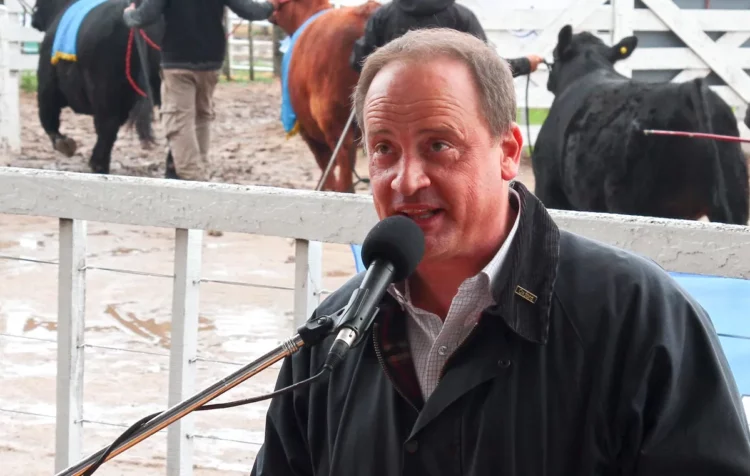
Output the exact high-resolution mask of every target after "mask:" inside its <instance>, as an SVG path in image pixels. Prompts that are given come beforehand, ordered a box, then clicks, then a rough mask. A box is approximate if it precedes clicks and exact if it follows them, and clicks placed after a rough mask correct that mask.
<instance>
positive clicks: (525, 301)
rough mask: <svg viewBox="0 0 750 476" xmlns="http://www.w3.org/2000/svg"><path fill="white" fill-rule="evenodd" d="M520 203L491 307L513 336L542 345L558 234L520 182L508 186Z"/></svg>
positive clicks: (550, 298) (556, 257) (551, 291)
mask: <svg viewBox="0 0 750 476" xmlns="http://www.w3.org/2000/svg"><path fill="white" fill-rule="evenodd" d="M510 186H511V188H513V190H515V191H516V192H517V193H518V195H519V197H520V201H521V214H520V221H519V223H518V230H517V232H516V236H515V239H514V240H513V242H512V243H511V247H510V249H509V250H508V257H507V258H508V259H507V261H506V263H505V265H504V266H503V269H502V270H501V272H500V276H499V279H497V280H496V281H495V284H494V285H493V289H492V293H493V297H494V298H495V302H496V303H497V304H495V305H494V306H492V307H490V309H488V312H489V313H490V314H494V315H499V316H500V317H501V318H502V319H503V320H504V321H505V323H506V324H507V325H508V327H510V329H511V330H513V331H514V332H515V333H516V334H518V335H519V336H521V337H523V338H524V339H526V340H529V341H531V342H535V343H538V344H545V343H546V342H547V338H548V335H549V313H550V307H551V303H552V293H553V289H554V285H555V279H556V278H557V264H558V261H559V257H560V230H559V228H558V227H557V225H556V224H555V222H554V221H553V220H552V217H551V216H550V215H549V213H547V210H546V209H545V208H544V206H543V205H542V203H541V202H540V201H539V199H537V198H536V197H535V196H534V195H533V194H532V193H531V192H529V190H528V189H527V188H526V187H525V186H524V185H523V184H522V183H520V182H511V184H510Z"/></svg>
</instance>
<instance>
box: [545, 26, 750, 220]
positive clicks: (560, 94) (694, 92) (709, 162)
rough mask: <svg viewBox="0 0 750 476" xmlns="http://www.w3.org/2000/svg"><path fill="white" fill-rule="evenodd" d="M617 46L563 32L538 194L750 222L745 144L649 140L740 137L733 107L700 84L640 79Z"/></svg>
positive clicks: (590, 206) (629, 45)
mask: <svg viewBox="0 0 750 476" xmlns="http://www.w3.org/2000/svg"><path fill="white" fill-rule="evenodd" d="M636 45H637V39H636V37H634V36H629V37H627V38H624V39H622V41H620V42H619V43H618V44H616V45H614V46H611V47H610V46H607V45H606V44H605V43H604V42H603V41H602V40H601V39H599V38H598V37H596V36H594V35H592V34H590V33H588V32H583V33H578V34H575V35H573V32H572V28H571V27H570V25H566V26H564V27H563V28H562V29H561V30H560V32H559V34H558V44H557V46H556V47H555V49H554V53H553V55H554V64H553V65H552V66H551V71H550V75H549V80H548V82H547V89H548V90H549V91H551V92H552V93H553V94H554V95H555V100H554V101H553V103H552V106H551V108H550V111H549V115H548V117H547V119H546V121H545V122H544V124H543V125H542V128H541V130H540V132H539V137H538V138H537V141H536V144H535V147H534V151H533V156H532V165H533V169H534V177H535V180H536V189H535V194H536V195H537V196H538V197H539V199H540V200H541V201H542V202H543V203H544V204H545V206H547V207H549V208H556V209H567V210H580V211H592V212H603V213H620V214H626V215H645V216H655V217H664V218H678V219H689V220H695V219H700V218H701V217H703V216H708V218H709V220H711V221H714V222H724V223H735V224H743V225H745V224H747V222H748V213H749V211H748V207H749V205H748V200H749V197H750V192H749V191H748V171H747V161H746V159H745V157H744V155H743V153H742V150H741V148H740V145H739V144H738V143H731V142H726V141H717V140H708V139H695V138H688V137H677V136H663V135H662V136H658V135H644V134H643V132H642V131H643V130H644V129H666V130H673V131H693V132H706V133H714V134H723V135H730V136H739V131H738V129H737V120H736V118H735V116H734V114H733V113H732V110H731V109H730V108H729V106H728V105H727V104H726V103H725V102H724V101H723V100H722V99H721V98H720V97H719V96H718V95H716V94H715V93H714V92H713V91H711V90H710V89H709V88H708V87H707V86H706V85H705V84H704V83H703V81H701V80H700V79H698V80H694V81H688V82H684V83H653V82H643V81H635V80H632V79H630V78H627V77H625V76H622V75H620V74H618V73H617V72H616V71H615V69H614V66H613V65H614V63H615V62H616V61H618V60H622V59H624V58H627V57H628V56H630V54H631V53H632V52H633V50H634V49H635V47H636Z"/></svg>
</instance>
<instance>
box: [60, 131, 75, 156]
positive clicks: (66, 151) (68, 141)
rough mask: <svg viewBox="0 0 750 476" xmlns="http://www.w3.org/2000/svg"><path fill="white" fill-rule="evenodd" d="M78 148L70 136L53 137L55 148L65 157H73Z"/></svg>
mask: <svg viewBox="0 0 750 476" xmlns="http://www.w3.org/2000/svg"><path fill="white" fill-rule="evenodd" d="M76 149H78V144H76V141H75V140H73V138H71V137H67V136H63V137H59V138H57V139H55V150H56V151H58V152H60V153H62V154H63V155H65V157H73V154H75V153H76Z"/></svg>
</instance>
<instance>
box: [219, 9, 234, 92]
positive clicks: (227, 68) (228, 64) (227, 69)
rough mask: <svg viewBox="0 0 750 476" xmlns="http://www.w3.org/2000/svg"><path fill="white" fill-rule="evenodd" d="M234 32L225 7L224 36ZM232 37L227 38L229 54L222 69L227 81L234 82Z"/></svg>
mask: <svg viewBox="0 0 750 476" xmlns="http://www.w3.org/2000/svg"><path fill="white" fill-rule="evenodd" d="M231 31H232V21H231V19H230V18H229V9H228V8H227V7H224V35H229V32H231ZM231 42H232V35H229V36H228V37H227V53H226V55H225V56H224V63H223V64H222V66H221V67H222V69H223V70H224V71H223V72H224V77H225V78H226V79H227V81H231V80H232V43H231Z"/></svg>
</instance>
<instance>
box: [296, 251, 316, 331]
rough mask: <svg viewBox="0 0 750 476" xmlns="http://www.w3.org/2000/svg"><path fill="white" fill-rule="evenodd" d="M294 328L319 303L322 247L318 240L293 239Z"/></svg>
mask: <svg viewBox="0 0 750 476" xmlns="http://www.w3.org/2000/svg"><path fill="white" fill-rule="evenodd" d="M295 248H296V249H295V260H294V328H295V329H297V328H298V327H299V326H301V325H302V324H304V323H305V322H306V321H307V319H309V318H310V315H311V314H312V312H313V311H314V310H315V308H316V307H318V304H319V303H320V290H321V289H322V283H323V280H322V259H323V247H322V244H321V243H320V242H319V241H307V240H295Z"/></svg>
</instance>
